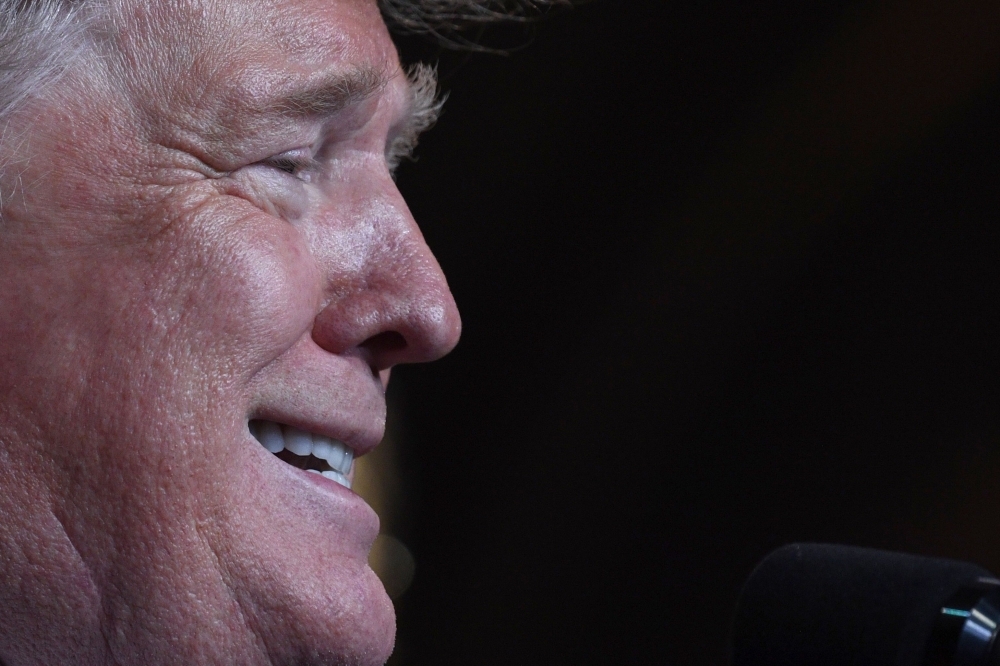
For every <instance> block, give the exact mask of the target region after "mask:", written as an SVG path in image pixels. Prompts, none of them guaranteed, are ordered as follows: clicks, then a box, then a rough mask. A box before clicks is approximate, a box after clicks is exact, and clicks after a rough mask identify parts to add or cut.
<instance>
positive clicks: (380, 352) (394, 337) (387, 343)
mask: <svg viewBox="0 0 1000 666" xmlns="http://www.w3.org/2000/svg"><path fill="white" fill-rule="evenodd" d="M361 346H362V347H364V348H365V349H367V350H368V352H369V353H370V354H371V355H372V357H373V358H376V359H377V358H379V357H380V356H384V355H386V354H392V353H394V352H398V351H401V350H403V349H406V338H404V337H403V335H402V334H401V333H398V332H396V331H383V332H382V333H379V334H378V335H373V336H372V337H370V338H368V339H367V340H365V341H364V342H363V343H362V344H361Z"/></svg>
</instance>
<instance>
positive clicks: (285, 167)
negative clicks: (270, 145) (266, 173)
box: [262, 154, 318, 180]
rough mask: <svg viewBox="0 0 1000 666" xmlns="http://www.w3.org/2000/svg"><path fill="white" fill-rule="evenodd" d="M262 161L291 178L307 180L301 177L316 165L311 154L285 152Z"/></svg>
mask: <svg viewBox="0 0 1000 666" xmlns="http://www.w3.org/2000/svg"><path fill="white" fill-rule="evenodd" d="M262 163H263V164H265V165H267V166H269V167H271V168H272V169H277V170H278V171H281V172H282V173H287V174H288V175H289V176H291V177H293V178H298V179H299V180H308V179H307V178H305V177H303V174H304V173H307V172H309V171H312V170H314V169H315V168H316V167H317V166H318V162H317V160H316V159H315V158H313V157H311V156H310V157H307V156H298V155H287V154H285V155H276V156H275V157H271V158H268V159H266V160H264V161H263V162H262Z"/></svg>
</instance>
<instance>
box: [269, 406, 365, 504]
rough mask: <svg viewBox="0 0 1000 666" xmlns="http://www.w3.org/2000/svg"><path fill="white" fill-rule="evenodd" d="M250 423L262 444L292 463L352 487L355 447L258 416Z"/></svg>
mask: <svg viewBox="0 0 1000 666" xmlns="http://www.w3.org/2000/svg"><path fill="white" fill-rule="evenodd" d="M249 427H250V434H251V435H253V436H254V438H256V440H257V441H258V442H260V444H261V446H263V447H264V448H265V449H267V450H268V451H270V452H271V453H273V454H274V455H275V456H277V457H278V458H280V459H281V460H283V461H284V462H286V463H288V464H289V465H292V466H293V467H298V468H299V469H303V470H305V471H307V472H314V473H316V474H322V475H323V476H325V477H326V478H328V479H331V480H333V481H336V482H337V483H339V484H340V485H342V486H344V487H345V488H350V487H351V480H350V478H348V476H349V475H350V473H351V467H352V466H353V465H354V450H353V449H351V448H350V447H348V446H347V445H346V444H344V443H343V442H338V441H337V440H335V439H330V438H329V437H324V436H322V435H315V434H313V433H309V432H305V431H304V430H299V429H298V428H293V427H292V426H289V425H284V424H282V423H275V422H274V421H263V420H257V419H255V420H253V421H250V423H249Z"/></svg>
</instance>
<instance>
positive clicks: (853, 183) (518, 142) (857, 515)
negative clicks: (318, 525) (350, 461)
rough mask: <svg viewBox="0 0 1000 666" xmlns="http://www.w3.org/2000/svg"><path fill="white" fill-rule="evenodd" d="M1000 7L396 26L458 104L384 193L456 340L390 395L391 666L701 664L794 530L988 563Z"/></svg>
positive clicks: (997, 487) (815, 6)
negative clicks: (438, 287)
mask: <svg viewBox="0 0 1000 666" xmlns="http://www.w3.org/2000/svg"><path fill="white" fill-rule="evenodd" d="M998 7H1000V6H997V5H995V3H993V2H950V3H941V2H939V3H933V2H921V1H916V0H914V1H910V2H896V3H870V2H868V3H866V2H857V1H854V2H844V1H839V0H815V1H812V2H801V0H785V1H771V0H767V1H761V2H749V3H748V2H736V1H735V0H727V1H721V0H719V1H713V2H692V1H690V0H685V1H677V0H672V1H670V2H665V1H664V0H631V1H625V0H617V1H612V0H607V1H604V2H594V3H592V4H587V5H584V6H581V7H579V8H577V9H575V10H572V11H569V12H563V13H557V15H554V16H551V17H549V19H547V20H546V21H544V22H542V23H540V24H538V25H536V26H534V27H533V28H530V29H526V28H524V27H518V26H515V27H510V28H505V29H494V30H491V31H489V32H488V33H487V34H486V35H485V36H484V37H483V39H485V40H486V41H487V43H491V44H497V45H511V44H523V45H524V46H523V48H519V49H516V50H514V51H512V52H511V53H510V54H509V55H507V56H496V55H483V54H475V55H469V54H463V53H455V52H449V51H443V50H441V49H439V48H438V47H436V46H434V45H433V44H430V43H428V42H426V41H423V40H421V39H418V38H412V37H407V38H402V39H400V40H399V43H400V47H401V53H402V56H403V58H404V60H406V61H411V62H412V61H414V60H417V59H422V60H429V61H431V62H438V63H439V67H440V74H441V79H442V83H443V87H444V89H445V90H447V91H449V92H450V94H451V98H450V100H449V101H448V104H447V106H446V111H445V114H444V116H443V117H442V119H441V121H440V123H439V124H438V127H437V128H435V129H434V130H433V132H431V133H430V134H428V135H427V136H426V137H425V138H424V140H423V141H422V144H421V147H420V148H419V149H418V155H419V161H418V163H416V164H407V165H404V166H403V168H402V169H401V173H400V179H399V182H400V187H401V189H402V191H403V193H404V195H405V196H406V198H407V200H408V202H409V203H410V205H411V208H412V209H413V212H414V215H415V216H416V218H417V220H418V221H419V222H420V224H421V227H422V228H423V230H424V233H425V235H426V237H427V239H428V242H429V243H430V245H431V247H432V249H433V250H434V251H435V253H436V255H437V257H438V259H439V260H440V262H441V264H442V266H443V268H444V270H445V272H446V273H447V275H448V276H449V281H450V284H451V286H452V290H453V292H454V294H455V297H456V299H457V301H458V304H459V307H460V309H461V311H462V315H463V321H464V333H463V338H462V342H461V344H460V345H459V347H458V348H457V349H456V350H455V351H454V352H453V353H452V354H451V355H450V356H449V357H447V358H446V359H444V360H442V361H440V362H438V363H435V364H432V365H428V366H413V367H405V368H401V369H399V370H398V371H396V374H395V377H394V386H393V388H392V389H391V390H390V399H391V403H392V404H393V409H394V416H395V417H396V418H397V423H396V426H395V427H396V429H397V430H398V431H399V432H400V433H401V442H402V452H401V455H402V463H401V464H402V468H403V469H402V471H403V478H404V479H405V480H406V486H405V493H404V495H403V497H404V502H403V503H404V506H403V507H402V510H401V514H400V515H401V516H402V517H401V518H400V519H399V521H398V525H397V526H396V531H397V532H398V533H399V535H400V536H401V538H402V539H403V540H404V541H405V542H406V543H407V544H408V546H409V547H410V548H411V550H412V552H413V554H414V556H415V559H416V563H417V569H416V577H415V579H414V582H413V585H412V587H411V588H410V589H409V591H408V592H407V593H406V594H405V595H404V596H403V597H401V598H400V599H399V600H397V611H398V623H399V630H398V648H397V655H396V656H394V658H393V663H396V664H477V665H488V664H652V663H657V664H717V665H721V664H723V663H724V662H725V639H726V633H727V631H728V624H729V616H730V613H731V611H732V607H733V604H734V602H735V599H736V595H737V593H738V590H739V586H740V583H741V582H742V580H743V579H745V577H746V576H747V575H748V574H749V572H750V570H751V569H752V567H753V565H754V563H755V562H756V561H757V560H759V559H760V558H761V557H762V556H763V555H764V554H766V553H767V552H768V551H770V550H771V549H773V548H775V547H777V546H779V545H781V544H783V543H787V542H790V541H799V540H809V541H834V542H842V543H851V544H857V545H867V546H875V547H882V548H890V549H896V550H907V551H911V552H918V553H927V554H934V555H942V556H951V557H957V558H961V559H970V560H974V561H977V562H979V563H980V564H983V565H984V566H986V567H988V568H992V569H993V570H994V571H998V570H1000V539H998V538H997V537H996V536H995V535H996V534H997V533H998V527H1000V525H998V523H1000V482H998V481H1000V476H998V471H1000V469H998V468H1000V409H998V407H997V405H998V397H1000V374H998V369H1000V350H998V343H1000V312H998V303H1000V299H998V296H1000V270H998V261H997V257H998V256H1000V227H998V220H1000V215H998V214H1000V187H998V176H1000V126H998V123H997V120H998V119H1000V114H998V110H1000V86H998V77H997V73H998V71H1000V40H998V39H996V37H995V36H996V35H997V34H1000V17H998ZM995 42H996V43H995Z"/></svg>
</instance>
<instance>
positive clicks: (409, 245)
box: [312, 229, 462, 371]
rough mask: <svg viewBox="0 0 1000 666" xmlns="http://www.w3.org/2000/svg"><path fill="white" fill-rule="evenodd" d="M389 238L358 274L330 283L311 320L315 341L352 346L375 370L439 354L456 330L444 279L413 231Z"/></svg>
mask: <svg viewBox="0 0 1000 666" xmlns="http://www.w3.org/2000/svg"><path fill="white" fill-rule="evenodd" d="M395 241H396V242H391V243H390V242H386V243H384V244H382V247H383V248H385V250H384V251H382V252H378V253H375V255H374V256H372V257H371V258H370V259H369V261H367V262H366V266H367V267H366V269H365V270H364V273H365V275H364V278H363V279H358V278H359V276H354V277H353V278H352V279H349V280H343V279H341V280H336V282H338V284H334V285H331V290H332V292H333V294H334V297H333V298H332V300H331V302H330V303H329V304H328V305H327V306H326V307H324V308H323V309H322V310H321V311H320V313H319V314H318V315H317V317H316V319H315V322H314V324H313V331H312V337H313V340H314V341H315V342H316V343H317V344H318V345H319V346H320V347H322V348H324V349H326V350H327V351H330V352H332V353H337V354H340V353H345V352H348V351H349V350H351V349H355V348H356V349H357V350H359V351H360V352H361V353H362V354H363V355H365V356H366V357H367V358H368V362H369V364H370V365H371V367H372V369H373V370H375V371H381V370H386V369H388V368H391V367H392V366H394V365H399V364H403V363H426V362H428V361H433V360H436V359H439V358H441V357H442V356H444V355H445V354H447V353H448V352H450V351H451V350H452V349H453V348H454V347H455V345H456V344H458V339H459V336H460V335H461V331H462V322H461V317H460V316H459V314H458V307H457V306H456V305H455V300H454V298H453V297H452V294H451V290H450V289H449V288H448V283H447V281H446V280H445V277H444V274H443V273H442V272H441V268H440V267H439V266H438V263H437V261H436V260H435V259H434V256H433V255H432V254H431V252H430V249H429V248H428V247H427V245H426V244H425V243H424V241H423V237H422V236H420V233H419V231H416V230H415V229H414V230H413V233H408V234H405V236H404V237H403V238H396V239H395ZM340 277H341V278H344V277H345V276H343V275H341V276H340ZM345 283H349V285H350V286H347V287H345Z"/></svg>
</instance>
